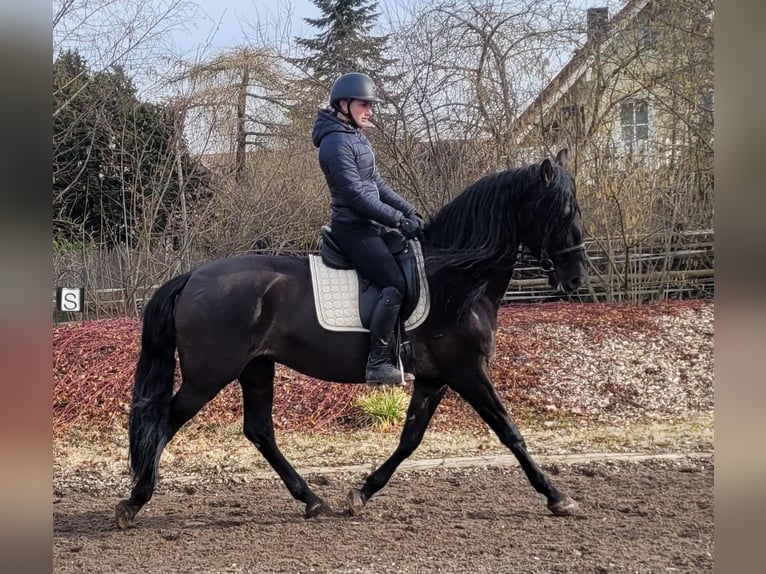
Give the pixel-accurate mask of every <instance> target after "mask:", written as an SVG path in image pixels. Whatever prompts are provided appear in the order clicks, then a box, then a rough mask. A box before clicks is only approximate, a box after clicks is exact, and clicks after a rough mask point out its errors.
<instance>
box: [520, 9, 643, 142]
mask: <svg viewBox="0 0 766 574" xmlns="http://www.w3.org/2000/svg"><path fill="white" fill-rule="evenodd" d="M649 2H650V0H628V2H627V3H626V4H625V6H624V7H623V8H622V9H621V10H620V11H619V12H618V13H617V14H615V15H614V17H612V18H611V19H610V20H609V29H608V32H607V35H606V37H605V38H603V39H594V40H591V39H588V41H587V42H586V43H585V45H584V46H583V47H582V48H579V49H577V50H575V52H574V55H573V56H572V59H571V60H569V62H567V63H566V64H565V65H564V67H563V68H562V69H561V71H560V72H559V73H558V74H556V76H554V78H553V79H552V80H551V81H550V82H549V83H548V85H547V86H545V88H543V89H542V91H541V92H540V93H539V94H538V96H537V97H536V98H535V99H534V100H533V101H532V103H531V104H529V106H527V107H526V109H525V110H524V111H523V112H522V113H521V114H519V116H518V118H517V119H516V126H517V127H516V129H517V130H518V132H517V133H518V135H517V138H518V141H520V140H522V139H524V138H525V137H526V136H527V135H528V134H529V132H530V131H531V130H532V129H533V127H534V125H535V122H534V120H535V119H536V118H537V117H539V116H540V115H541V114H545V113H546V112H547V111H548V110H550V109H551V108H553V107H555V106H556V104H557V103H558V102H559V100H561V98H562V97H563V96H564V95H565V94H566V93H567V92H569V90H570V89H571V88H572V86H573V85H574V84H575V83H576V82H577V81H578V80H579V79H580V78H581V77H582V76H583V75H584V74H585V72H586V70H587V68H588V56H589V55H590V54H591V53H592V52H593V51H594V50H601V49H603V48H604V47H606V46H608V45H610V44H611V43H612V42H613V41H614V38H615V37H616V36H618V35H619V31H620V30H621V29H622V25H621V24H623V23H624V22H627V21H629V20H631V19H632V18H634V17H635V16H636V15H637V14H639V13H640V12H641V11H642V10H643V9H644V8H645V7H646V5H647V4H649Z"/></svg>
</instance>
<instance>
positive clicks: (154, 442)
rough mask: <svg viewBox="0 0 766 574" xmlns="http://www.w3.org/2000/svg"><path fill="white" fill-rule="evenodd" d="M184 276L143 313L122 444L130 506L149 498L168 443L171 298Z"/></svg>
mask: <svg viewBox="0 0 766 574" xmlns="http://www.w3.org/2000/svg"><path fill="white" fill-rule="evenodd" d="M188 280H189V273H184V274H183V275H179V276H178V277H175V278H174V279H171V280H170V281H168V282H167V283H165V284H164V285H162V286H161V287H160V288H159V289H158V290H157V292H156V293H155V294H154V296H153V297H152V298H151V300H150V301H149V303H147V305H146V307H145V308H144V323H143V330H142V332H141V354H140V356H139V358H138V365H137V366H136V374H135V382H134V385H133V401H132V404H131V408H130V421H129V425H128V439H129V443H130V467H131V471H132V475H133V494H132V497H131V498H132V499H133V500H132V503H134V504H135V503H138V504H144V503H145V502H147V501H148V500H149V498H151V496H152V493H153V492H154V486H155V483H156V480H157V466H158V463H159V458H160V455H161V454H162V449H163V448H164V446H165V444H166V443H167V441H168V440H169V439H170V436H169V427H168V420H169V415H170V400H171V398H172V396H173V378H174V375H175V369H176V356H175V352H176V326H175V320H174V317H173V311H174V309H175V300H176V296H177V295H178V294H179V293H180V292H181V290H182V289H183V288H184V286H185V285H186V282H187V281H188Z"/></svg>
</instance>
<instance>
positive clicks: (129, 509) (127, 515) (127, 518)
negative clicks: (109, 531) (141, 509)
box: [114, 500, 138, 530]
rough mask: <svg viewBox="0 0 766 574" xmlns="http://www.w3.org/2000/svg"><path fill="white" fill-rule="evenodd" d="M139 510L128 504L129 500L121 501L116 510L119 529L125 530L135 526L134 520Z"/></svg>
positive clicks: (115, 517)
mask: <svg viewBox="0 0 766 574" xmlns="http://www.w3.org/2000/svg"><path fill="white" fill-rule="evenodd" d="M137 512H138V510H137V509H136V508H135V507H134V506H132V505H130V504H128V501H127V500H121V501H120V502H118V503H117V506H115V508H114V520H115V522H116V524H117V528H119V529H120V530H125V529H126V528H128V527H130V526H131V525H132V524H133V518H135V516H136V513H137Z"/></svg>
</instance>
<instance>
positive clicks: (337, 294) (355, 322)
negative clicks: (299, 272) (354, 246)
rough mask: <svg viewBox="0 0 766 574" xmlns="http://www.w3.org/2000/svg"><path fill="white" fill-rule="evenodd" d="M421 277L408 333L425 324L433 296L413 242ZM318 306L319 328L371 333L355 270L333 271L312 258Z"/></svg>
mask: <svg viewBox="0 0 766 574" xmlns="http://www.w3.org/2000/svg"><path fill="white" fill-rule="evenodd" d="M412 244H413V249H414V251H415V260H416V261H417V268H418V276H419V277H420V295H419V297H418V302H417V305H416V306H415V309H414V310H413V311H412V313H411V314H410V316H409V317H407V319H406V320H405V322H404V329H405V331H411V330H412V329H415V328H416V327H419V326H420V325H421V324H423V321H425V320H426V317H428V310H429V308H430V296H429V291H428V281H427V280H426V274H425V265H424V262H423V251H422V249H421V247H420V243H419V242H417V241H414V242H412ZM309 266H310V268H311V283H312V285H313V288H314V304H315V305H316V309H317V320H318V321H319V324H320V325H321V326H322V327H324V328H325V329H328V330H329V331H365V332H366V331H367V329H366V328H365V327H364V326H363V325H362V319H361V317H360V315H359V278H358V276H357V274H356V270H354V269H333V268H331V267H328V266H327V265H325V264H324V263H323V262H322V258H321V257H320V256H318V255H309Z"/></svg>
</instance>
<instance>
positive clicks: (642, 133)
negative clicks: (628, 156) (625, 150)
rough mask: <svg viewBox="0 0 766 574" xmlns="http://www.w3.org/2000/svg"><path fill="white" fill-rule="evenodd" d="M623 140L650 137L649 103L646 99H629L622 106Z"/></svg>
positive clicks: (646, 138) (630, 141)
mask: <svg viewBox="0 0 766 574" xmlns="http://www.w3.org/2000/svg"><path fill="white" fill-rule="evenodd" d="M620 125H621V126H622V140H623V141H624V142H625V143H638V142H645V141H646V140H648V139H649V104H648V103H647V101H646V100H627V101H625V102H623V103H622V105H621V106H620Z"/></svg>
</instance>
